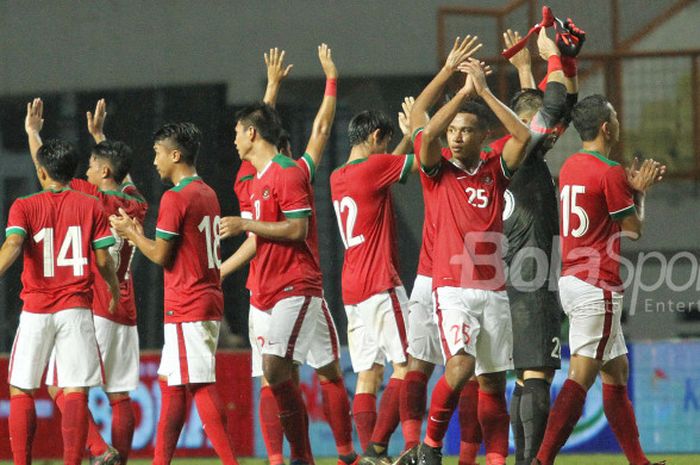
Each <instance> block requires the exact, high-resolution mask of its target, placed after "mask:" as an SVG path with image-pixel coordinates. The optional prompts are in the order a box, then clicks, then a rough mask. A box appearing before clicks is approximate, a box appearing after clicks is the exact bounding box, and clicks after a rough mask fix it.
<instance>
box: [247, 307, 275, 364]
mask: <svg viewBox="0 0 700 465" xmlns="http://www.w3.org/2000/svg"><path fill="white" fill-rule="evenodd" d="M269 327H270V312H265V311H262V310H259V309H257V308H256V307H254V306H253V305H251V306H250V311H249V313H248V339H249V341H250V347H251V375H252V376H253V377H254V378H255V377H258V376H262V375H263V367H262V350H263V347H264V346H265V341H266V340H267V331H268V328H269Z"/></svg>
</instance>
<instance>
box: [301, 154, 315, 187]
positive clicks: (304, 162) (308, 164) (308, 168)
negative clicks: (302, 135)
mask: <svg viewBox="0 0 700 465" xmlns="http://www.w3.org/2000/svg"><path fill="white" fill-rule="evenodd" d="M297 165H299V168H301V169H302V171H304V173H305V174H306V176H307V177H308V178H309V182H310V183H311V184H313V182H314V180H315V179H316V163H314V159H313V158H312V157H311V155H309V154H308V153H304V155H302V156H301V158H300V159H299V160H297Z"/></svg>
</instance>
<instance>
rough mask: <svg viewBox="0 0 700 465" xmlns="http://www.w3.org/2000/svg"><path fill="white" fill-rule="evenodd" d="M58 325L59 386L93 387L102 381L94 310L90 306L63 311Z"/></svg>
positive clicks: (56, 344) (55, 319)
mask: <svg viewBox="0 0 700 465" xmlns="http://www.w3.org/2000/svg"><path fill="white" fill-rule="evenodd" d="M54 321H55V325H56V340H55V343H54V346H55V351H56V371H55V372H56V379H55V380H54V381H55V383H54V384H55V385H56V386H58V387H60V388H66V387H90V386H98V385H100V384H102V381H103V379H102V360H101V357H100V349H99V346H98V344H97V337H96V336H95V324H94V322H93V317H92V311H91V310H89V309H87V308H75V309H68V310H61V311H60V312H57V313H56V314H55V315H54Z"/></svg>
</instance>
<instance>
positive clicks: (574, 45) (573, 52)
mask: <svg viewBox="0 0 700 465" xmlns="http://www.w3.org/2000/svg"><path fill="white" fill-rule="evenodd" d="M555 19H556V20H555V21H554V26H555V28H556V30H557V35H556V37H555V40H554V41H555V42H556V44H557V47H558V48H559V51H560V52H561V54H562V56H568V57H575V56H577V55H578V54H579V52H581V47H583V43H584V42H585V41H586V31H584V30H583V29H580V28H578V27H576V25H575V24H574V22H573V21H572V20H571V18H566V21H562V20H560V19H559V18H555Z"/></svg>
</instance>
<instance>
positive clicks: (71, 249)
mask: <svg viewBox="0 0 700 465" xmlns="http://www.w3.org/2000/svg"><path fill="white" fill-rule="evenodd" d="M34 242H36V243H37V244H38V243H39V242H43V243H44V247H43V255H44V277H45V278H53V277H54V276H56V266H70V267H72V268H73V276H83V275H84V274H85V265H87V264H88V260H87V257H83V249H82V247H81V246H80V244H81V243H82V231H81V230H80V226H69V227H68V230H67V231H66V237H65V238H63V243H62V244H61V248H60V249H59V251H58V257H56V260H55V262H54V256H53V254H54V234H53V228H43V229H42V230H41V231H39V232H38V233H36V234H34ZM69 254H70V258H69V257H68V255H69Z"/></svg>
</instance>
